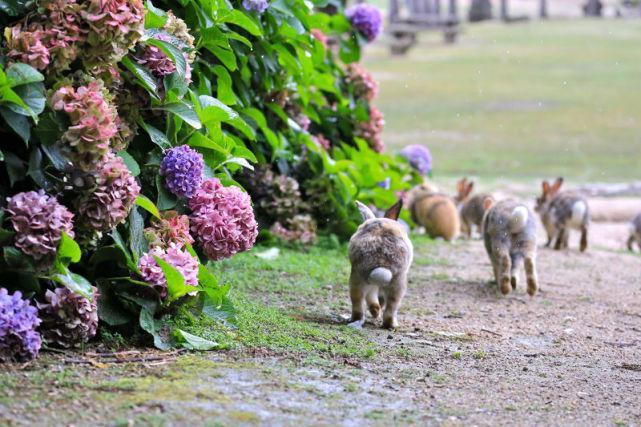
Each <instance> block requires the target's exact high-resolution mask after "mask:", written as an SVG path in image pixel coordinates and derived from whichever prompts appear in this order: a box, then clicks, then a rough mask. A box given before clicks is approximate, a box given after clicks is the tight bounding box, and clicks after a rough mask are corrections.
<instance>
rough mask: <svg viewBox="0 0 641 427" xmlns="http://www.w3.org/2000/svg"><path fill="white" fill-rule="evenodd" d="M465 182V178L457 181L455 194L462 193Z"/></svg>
mask: <svg viewBox="0 0 641 427" xmlns="http://www.w3.org/2000/svg"><path fill="white" fill-rule="evenodd" d="M466 181H467V178H461V179H459V180H458V182H457V183H456V192H457V193H458V194H461V193H463V190H464V189H465V182H466Z"/></svg>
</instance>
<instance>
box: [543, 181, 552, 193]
mask: <svg viewBox="0 0 641 427" xmlns="http://www.w3.org/2000/svg"><path fill="white" fill-rule="evenodd" d="M541 185H542V187H543V195H546V194H548V193H549V192H550V183H549V182H547V181H543V183H542V184H541Z"/></svg>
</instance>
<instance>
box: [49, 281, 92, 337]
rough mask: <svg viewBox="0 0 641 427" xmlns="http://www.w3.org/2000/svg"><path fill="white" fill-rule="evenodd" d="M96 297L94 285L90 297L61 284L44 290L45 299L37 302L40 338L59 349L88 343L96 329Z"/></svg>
mask: <svg viewBox="0 0 641 427" xmlns="http://www.w3.org/2000/svg"><path fill="white" fill-rule="evenodd" d="M97 299H98V290H97V289H96V288H95V287H94V288H93V299H92V300H89V299H87V298H85V297H83V296H81V295H78V294H76V293H74V292H72V291H70V290H69V289H67V288H65V287H59V288H56V289H55V290H54V291H51V290H47V293H46V294H45V302H44V303H37V305H38V310H39V312H38V314H39V315H40V318H41V319H42V325H41V326H40V330H41V331H42V338H43V340H44V341H45V342H46V343H47V344H51V345H56V346H59V347H63V348H71V347H79V346H80V345H81V344H84V343H86V342H88V341H89V340H90V339H91V338H93V337H94V336H95V335H96V330H97V329H98V305H97Z"/></svg>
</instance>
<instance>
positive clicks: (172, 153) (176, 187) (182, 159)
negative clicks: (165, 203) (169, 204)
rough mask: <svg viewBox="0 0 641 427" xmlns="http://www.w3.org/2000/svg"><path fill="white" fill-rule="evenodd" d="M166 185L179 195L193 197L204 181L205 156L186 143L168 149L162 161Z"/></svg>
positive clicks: (161, 171)
mask: <svg viewBox="0 0 641 427" xmlns="http://www.w3.org/2000/svg"><path fill="white" fill-rule="evenodd" d="M160 174H161V175H162V176H164V177H165V186H166V187H167V189H168V190H169V191H171V192H172V193H173V194H175V195H176V196H178V197H191V196H192V195H193V194H194V193H195V192H196V190H198V189H199V188H200V184H202V182H203V156H202V154H200V153H199V152H197V151H196V150H192V149H191V148H189V147H188V146H186V145H181V146H180V147H176V148H172V149H171V150H169V151H167V154H166V155H165V158H164V159H162V162H161V163H160Z"/></svg>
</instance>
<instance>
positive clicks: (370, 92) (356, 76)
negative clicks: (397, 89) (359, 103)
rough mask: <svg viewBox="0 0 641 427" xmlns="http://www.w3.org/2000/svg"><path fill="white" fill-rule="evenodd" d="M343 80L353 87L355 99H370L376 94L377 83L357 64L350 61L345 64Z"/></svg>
mask: <svg viewBox="0 0 641 427" xmlns="http://www.w3.org/2000/svg"><path fill="white" fill-rule="evenodd" d="M345 80H346V81H347V83H349V84H351V85H352V86H353V87H354V96H355V97H356V98H357V99H365V100H367V101H372V100H373V99H374V98H376V96H377V95H378V83H376V80H374V77H372V75H371V74H370V73H368V72H367V71H366V70H365V69H364V68H363V67H361V66H360V65H359V64H356V63H352V64H349V65H348V66H347V76H346V78H345Z"/></svg>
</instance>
